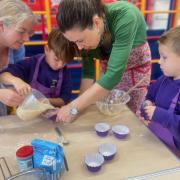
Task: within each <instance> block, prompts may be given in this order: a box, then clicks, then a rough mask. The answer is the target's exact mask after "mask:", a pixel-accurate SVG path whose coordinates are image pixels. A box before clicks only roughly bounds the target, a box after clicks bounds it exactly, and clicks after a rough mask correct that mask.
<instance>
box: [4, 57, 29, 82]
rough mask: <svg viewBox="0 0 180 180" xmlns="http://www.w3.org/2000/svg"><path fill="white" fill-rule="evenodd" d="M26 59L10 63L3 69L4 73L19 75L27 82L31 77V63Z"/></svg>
mask: <svg viewBox="0 0 180 180" xmlns="http://www.w3.org/2000/svg"><path fill="white" fill-rule="evenodd" d="M26 61H28V60H22V61H19V62H18V63H17V64H9V65H8V67H7V68H5V69H4V70H3V71H2V73H3V72H9V73H11V74H12V75H13V76H16V77H19V78H21V79H22V80H24V81H25V82H27V80H28V77H29V63H28V62H26Z"/></svg>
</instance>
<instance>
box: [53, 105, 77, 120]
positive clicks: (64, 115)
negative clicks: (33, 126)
mask: <svg viewBox="0 0 180 180" xmlns="http://www.w3.org/2000/svg"><path fill="white" fill-rule="evenodd" d="M70 109H71V104H68V105H66V106H63V107H61V109H59V111H58V113H57V117H56V121H57V122H63V123H70V122H72V121H74V120H75V119H76V117H77V115H72V114H71V113H70Z"/></svg>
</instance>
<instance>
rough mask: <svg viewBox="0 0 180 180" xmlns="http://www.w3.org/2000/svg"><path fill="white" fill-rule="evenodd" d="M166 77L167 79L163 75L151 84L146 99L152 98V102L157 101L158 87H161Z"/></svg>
mask: <svg viewBox="0 0 180 180" xmlns="http://www.w3.org/2000/svg"><path fill="white" fill-rule="evenodd" d="M164 79H165V77H164V76H161V77H159V78H158V79H157V80H156V82H154V83H152V84H150V85H149V87H148V92H147V95H146V98H145V99H146V100H150V101H151V102H154V101H155V98H156V94H157V92H158V89H159V87H160V85H161V83H162V82H163V81H164Z"/></svg>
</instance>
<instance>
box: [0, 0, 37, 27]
mask: <svg viewBox="0 0 180 180" xmlns="http://www.w3.org/2000/svg"><path fill="white" fill-rule="evenodd" d="M29 17H32V18H34V20H35V15H34V14H33V12H32V10H31V9H30V8H29V7H28V6H27V5H26V4H25V3H24V2H22V0H0V21H2V22H3V24H4V25H6V26H11V25H12V24H19V23H22V22H23V21H24V20H26V19H28V18H29Z"/></svg>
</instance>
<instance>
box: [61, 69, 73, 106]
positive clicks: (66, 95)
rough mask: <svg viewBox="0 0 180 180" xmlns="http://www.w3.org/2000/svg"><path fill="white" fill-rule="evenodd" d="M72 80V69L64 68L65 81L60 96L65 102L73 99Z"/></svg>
mask: <svg viewBox="0 0 180 180" xmlns="http://www.w3.org/2000/svg"><path fill="white" fill-rule="evenodd" d="M71 91H72V80H71V73H70V70H69V69H67V68H64V70H63V82H62V87H61V91H60V94H59V97H60V98H61V99H63V100H64V102H65V104H67V103H68V102H70V101H71Z"/></svg>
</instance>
